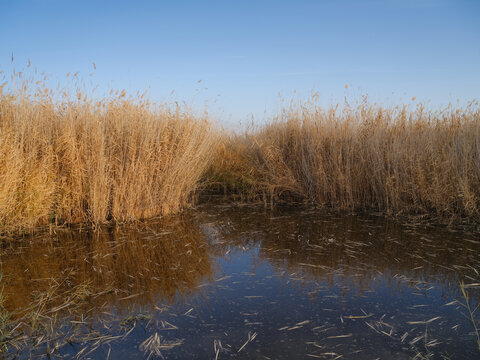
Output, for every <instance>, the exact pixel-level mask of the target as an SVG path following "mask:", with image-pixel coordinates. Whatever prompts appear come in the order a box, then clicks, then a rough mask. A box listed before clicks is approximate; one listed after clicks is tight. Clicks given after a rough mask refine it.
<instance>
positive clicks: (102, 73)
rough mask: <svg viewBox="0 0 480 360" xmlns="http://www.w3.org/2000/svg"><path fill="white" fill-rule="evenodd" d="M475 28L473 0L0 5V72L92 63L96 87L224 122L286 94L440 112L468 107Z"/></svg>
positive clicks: (84, 69)
mask: <svg viewBox="0 0 480 360" xmlns="http://www.w3.org/2000/svg"><path fill="white" fill-rule="evenodd" d="M479 19H480V0H329V1H327V0H323V1H322V0H317V1H300V0H297V1H282V0H274V1H261V0H257V1H246V0H243V1H240V0H236V1H229V0H223V1H186V0H185V1H182V0H177V1H168V2H167V1H121V0H115V1H100V0H96V1H89V0H82V1H80V0H79V1H66V0H62V1H53V0H37V1H23V0H0V67H1V68H2V69H3V70H5V71H6V72H7V73H8V72H9V71H11V60H10V58H11V54H12V53H13V54H14V57H15V68H16V69H17V70H21V69H22V68H23V67H25V66H26V63H27V61H28V59H30V60H31V62H32V64H33V65H35V66H36V67H37V68H38V69H39V70H45V71H46V72H47V73H48V74H51V75H52V76H53V77H54V78H56V77H58V78H59V79H62V78H64V76H65V74H66V73H68V72H70V71H72V72H76V71H79V72H80V76H84V77H88V74H90V73H91V72H92V70H93V65H92V62H95V64H96V70H95V75H94V78H95V81H96V82H98V83H99V85H100V88H107V87H108V88H112V87H113V88H119V89H123V88H125V89H127V90H128V91H129V92H132V93H135V92H136V91H137V90H141V91H143V90H145V89H148V90H149V95H150V97H151V98H153V99H155V100H160V101H164V100H165V99H168V96H169V94H170V93H171V92H172V90H175V93H174V98H175V99H177V100H185V101H186V102H187V103H194V104H196V106H203V104H204V103H205V102H208V106H209V107H210V108H211V109H212V111H213V112H214V113H216V114H217V115H218V116H219V117H221V118H222V119H223V120H226V121H227V122H228V121H229V122H236V121H238V120H240V119H246V118H248V117H249V114H251V113H253V114H255V115H256V117H262V114H264V112H266V115H269V114H271V113H272V112H273V111H276V110H278V108H279V106H280V100H279V96H278V94H279V93H280V94H281V95H282V96H283V97H285V98H291V97H292V96H293V94H294V91H296V95H295V96H296V97H297V98H303V97H306V96H308V95H309V94H311V93H312V92H318V93H319V97H320V101H321V102H322V103H324V104H327V103H336V102H340V103H341V102H343V101H344V97H345V96H346V95H347V96H348V97H351V98H355V97H357V98H358V97H360V95H362V94H368V95H369V97H370V98H372V99H374V100H379V101H382V102H384V103H387V104H391V103H399V102H401V101H410V99H411V98H412V97H413V96H415V97H416V98H417V99H418V100H417V101H425V102H429V103H430V104H431V105H433V106H440V105H445V104H447V103H449V102H456V101H457V99H458V98H460V99H461V101H466V100H472V99H473V98H479V97H480V20H479ZM199 80H201V82H199ZM346 84H349V87H348V89H346V88H345V85H346ZM216 109H221V110H216ZM221 111H223V112H221Z"/></svg>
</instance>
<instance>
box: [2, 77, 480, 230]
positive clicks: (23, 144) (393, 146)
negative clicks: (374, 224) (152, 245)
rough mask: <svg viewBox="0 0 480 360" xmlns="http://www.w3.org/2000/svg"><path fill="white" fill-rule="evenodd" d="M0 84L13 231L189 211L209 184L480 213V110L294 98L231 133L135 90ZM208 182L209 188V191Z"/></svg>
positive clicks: (283, 197)
mask: <svg viewBox="0 0 480 360" xmlns="http://www.w3.org/2000/svg"><path fill="white" fill-rule="evenodd" d="M13 80H14V81H13V82H12V83H13V85H9V86H8V87H1V88H0V233H2V232H8V231H10V232H16V231H25V230H26V229H32V228H35V227H37V226H42V225H46V224H49V223H50V224H59V223H60V224H63V223H67V224H71V223H89V224H94V225H97V224H101V223H104V222H108V221H115V222H129V221H134V220H138V219H143V218H148V217H152V216H157V215H165V214H170V213H175V212H178V211H180V210H182V209H183V208H185V207H187V206H189V205H191V204H192V203H193V200H195V199H196V198H197V197H198V195H199V194H200V193H202V194H204V193H208V194H211V193H223V194H224V195H226V198H227V199H229V200H232V199H235V200H241V201H264V202H265V203H267V202H270V203H271V204H272V205H273V204H274V203H277V202H288V203H298V202H308V203H312V204H316V205H318V206H323V207H330V208H333V209H341V210H345V209H346V210H369V211H380V212H383V213H387V214H393V215H399V214H400V215H401V214H408V215H411V214H420V215H422V216H424V215H428V216H433V217H436V218H439V219H443V220H445V219H446V220H448V221H450V222H457V221H465V220H468V221H470V222H474V223H478V222H479V220H480V110H479V106H478V102H472V103H470V104H469V105H468V106H465V107H463V108H461V109H455V108H453V107H448V108H446V109H444V110H439V111H427V110H425V108H424V107H423V106H422V105H418V106H416V107H414V106H412V105H409V106H400V107H391V108H384V107H381V106H379V105H369V104H368V103H367V102H366V101H363V102H361V103H359V104H357V105H355V106H350V105H348V104H345V106H342V107H338V106H337V107H334V108H329V109H321V108H319V107H318V106H317V105H316V104H315V101H314V100H310V101H307V102H306V103H303V104H293V105H291V106H290V107H287V108H286V109H284V110H283V111H282V112H281V113H280V114H279V115H278V116H277V117H275V118H274V119H273V120H272V121H269V122H268V123H262V124H260V125H259V124H257V125H252V126H251V127H249V128H247V129H245V130H244V131H243V132H237V133H229V132H228V131H225V130H224V131H220V130H219V129H218V128H217V127H216V126H213V125H212V122H211V121H209V119H208V115H207V114H206V113H205V114H204V115H195V114H194V112H193V111H190V110H188V109H187V108H185V107H181V106H179V105H175V106H166V105H157V104H152V103H151V102H150V101H149V100H148V99H146V98H145V96H144V95H137V96H135V97H128V96H126V94H125V91H122V92H118V91H117V92H116V93H110V95H108V96H104V97H101V98H97V97H93V95H90V96H87V95H85V92H82V91H80V90H75V91H73V92H68V91H62V90H58V91H55V92H54V91H52V90H50V89H48V87H47V86H46V83H45V81H37V82H34V81H33V80H32V79H31V78H30V79H25V78H22V76H17V78H15V77H14V78H13ZM200 190H202V191H200Z"/></svg>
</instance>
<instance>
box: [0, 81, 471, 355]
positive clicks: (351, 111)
mask: <svg viewBox="0 0 480 360" xmlns="http://www.w3.org/2000/svg"><path fill="white" fill-rule="evenodd" d="M74 78H75V77H74ZM15 79H16V84H17V85H16V87H14V88H12V87H7V86H3V87H2V88H1V89H0V235H1V236H2V238H1V239H0V284H1V286H0V348H1V351H2V355H1V356H4V357H6V358H30V357H32V358H36V357H49V358H54V357H59V358H64V357H67V358H79V359H82V358H85V359H86V358H98V359H100V358H102V359H103V358H112V359H113V358H118V357H119V356H129V357H131V358H135V357H140V358H141V357H147V358H153V357H160V358H162V357H167V358H179V359H182V358H186V357H195V358H215V359H221V358H226V357H235V356H237V357H245V358H264V359H269V358H272V359H273V358H275V359H280V358H289V359H290V358H305V357H311V358H323V359H340V358H342V359H349V358H355V359H362V358H365V359H370V358H376V357H380V358H396V359H402V358H412V357H413V358H417V359H425V358H428V359H430V358H464V359H465V358H476V357H477V356H478V355H479V351H480V349H479V347H478V346H479V345H478V340H479V333H478V328H479V324H478V321H479V320H478V313H477V312H476V310H477V307H478V305H479V299H480V298H479V296H480V293H479V290H480V285H479V284H480V276H479V261H480V258H479V255H478V254H480V252H479V250H480V248H479V246H480V243H479V242H478V224H479V222H480V191H479V190H480V110H479V106H478V102H472V103H470V104H469V105H468V106H465V107H463V108H461V109H456V108H453V107H448V108H445V109H443V110H438V111H433V110H427V109H425V108H424V107H423V106H422V105H421V104H419V105H413V104H410V105H406V106H400V107H393V108H385V107H382V106H380V105H371V104H369V103H368V101H367V100H366V99H363V100H362V101H360V102H357V103H355V104H353V105H352V104H350V105H349V104H345V105H344V106H342V107H341V108H340V107H332V108H328V109H321V108H320V107H319V106H318V105H316V102H315V96H313V97H312V99H311V100H309V101H306V102H305V103H301V104H297V103H292V104H290V105H289V106H288V107H287V108H286V109H285V110H283V111H282V112H281V113H280V114H279V115H278V116H277V117H276V118H274V119H272V120H271V121H269V122H267V123H262V124H254V125H252V126H251V127H249V128H247V129H244V130H243V131H239V132H236V133H233V132H230V131H227V130H223V129H221V128H220V127H219V126H218V124H214V123H212V121H210V120H209V117H208V114H207V113H204V114H198V113H195V112H194V111H190V110H188V109H186V108H185V107H180V106H179V105H178V104H174V105H166V104H154V103H151V102H150V101H149V100H148V99H147V98H146V97H145V96H143V95H138V96H136V97H131V96H127V94H126V93H125V92H124V91H121V92H112V93H110V94H109V95H106V96H104V97H101V98H98V97H89V96H88V95H86V93H85V92H82V91H80V90H76V91H73V92H69V91H67V90H62V91H56V92H54V91H52V90H50V89H48V88H47V85H46V83H45V82H43V81H37V82H35V81H33V80H32V78H29V77H24V76H23V75H18V77H16V78H15ZM212 200H215V203H216V204H212V202H213V201H212ZM232 203H233V204H234V205H232ZM292 205H295V206H292ZM395 217H397V218H398V219H402V223H403V224H404V225H399V222H395V220H394V218H395ZM440 223H447V224H448V225H449V226H448V227H445V226H443V225H440ZM433 224H436V225H433ZM465 225H466V226H465Z"/></svg>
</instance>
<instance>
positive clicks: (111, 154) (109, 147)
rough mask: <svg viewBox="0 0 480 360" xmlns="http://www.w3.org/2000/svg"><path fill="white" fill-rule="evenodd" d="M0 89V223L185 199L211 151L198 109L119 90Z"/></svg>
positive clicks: (14, 226) (86, 215) (111, 212)
mask: <svg viewBox="0 0 480 360" xmlns="http://www.w3.org/2000/svg"><path fill="white" fill-rule="evenodd" d="M32 85H34V84H32V83H31V81H30V82H28V81H27V82H24V83H22V85H20V86H17V89H14V90H9V91H7V90H6V89H1V90H0V231H2V230H3V231H6V230H8V231H11V230H21V229H27V228H31V227H34V226H38V225H44V224H46V223H49V222H57V223H58V222H64V223H78V222H88V223H93V224H98V223H102V222H104V221H108V220H115V221H118V222H125V221H130V220H134V219H140V218H145V217H150V216H154V215H162V214H169V213H172V212H176V211H178V210H180V209H182V208H183V207H185V206H187V205H188V204H189V202H190V201H191V199H192V194H194V192H195V190H196V188H197V186H198V184H199V181H200V179H201V177H202V175H203V174H204V172H205V169H206V168H207V167H208V165H209V162H210V160H211V157H212V155H213V152H212V145H213V144H214V142H215V135H214V134H215V132H214V131H210V130H211V126H210V125H209V123H208V121H207V119H206V118H205V116H203V117H200V116H197V117H196V116H194V115H193V114H192V113H191V112H189V111H187V110H183V109H181V108H180V107H178V106H176V107H167V106H154V105H152V104H150V102H149V101H148V100H146V99H144V98H143V97H141V96H138V97H136V98H132V97H130V98H127V97H126V96H125V92H121V93H120V94H118V92H117V95H113V96H106V97H104V98H102V99H91V98H88V97H86V96H84V95H83V94H82V93H80V92H78V93H76V95H75V97H74V98H72V96H70V95H69V94H67V93H66V92H64V93H63V94H61V95H60V97H58V94H55V93H54V92H53V91H51V90H49V89H47V88H46V87H45V85H42V84H40V85H39V86H38V87H36V88H35V87H32Z"/></svg>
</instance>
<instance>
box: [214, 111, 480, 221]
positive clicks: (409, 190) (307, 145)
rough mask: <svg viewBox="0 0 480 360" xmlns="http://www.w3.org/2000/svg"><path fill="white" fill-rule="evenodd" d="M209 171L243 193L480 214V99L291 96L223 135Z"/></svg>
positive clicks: (398, 210)
mask: <svg viewBox="0 0 480 360" xmlns="http://www.w3.org/2000/svg"><path fill="white" fill-rule="evenodd" d="M210 174H211V176H212V179H213V180H212V184H214V185H215V186H217V188H218V187H219V184H223V186H224V188H225V189H229V191H230V193H237V194H244V196H245V197H251V198H257V199H258V198H259V197H261V198H263V199H269V200H270V201H278V200H288V201H292V200H294V201H307V202H311V203H315V204H318V205H323V206H329V207H333V208H336V209H362V210H363V209H374V210H376V211H383V212H386V213H390V214H428V215H433V216H435V217H439V218H444V219H445V218H448V219H450V220H452V221H455V220H458V219H460V218H463V219H465V218H466V219H470V220H474V221H478V220H479V219H480V110H479V108H478V102H472V103H471V104H470V105H469V106H467V107H465V108H463V109H460V110H458V109H453V108H451V107H449V108H446V109H444V110H442V111H427V110H425V108H424V107H423V106H422V105H418V106H416V107H414V108H412V107H411V106H410V107H407V106H403V107H396V108H383V107H380V106H376V105H375V106H369V105H368V104H367V103H366V102H362V103H361V104H359V105H357V106H355V107H351V106H345V107H344V108H342V109H339V108H338V107H336V108H330V109H327V110H323V109H321V108H319V107H317V106H315V105H314V104H312V103H311V102H307V103H306V104H304V105H299V106H297V105H295V106H292V107H291V108H289V109H286V110H284V111H283V112H282V113H281V114H280V116H278V117H277V118H276V119H275V120H274V121H272V122H270V123H268V124H266V125H264V126H260V127H257V128H253V129H251V130H249V131H247V132H246V133H244V134H242V135H233V136H226V137H225V139H224V141H223V147H220V150H219V154H218V155H217V156H216V161H215V163H214V164H213V165H212V168H211V170H210ZM220 188H221V186H220Z"/></svg>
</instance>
